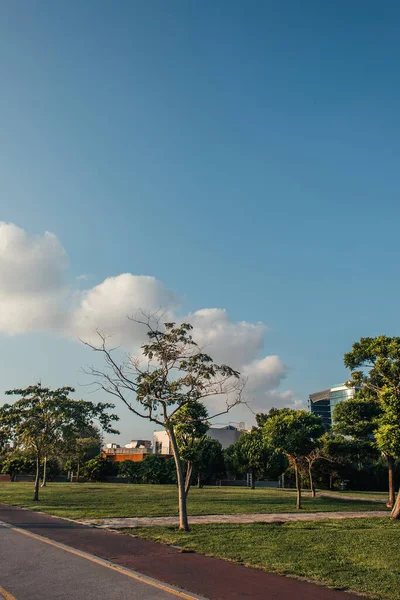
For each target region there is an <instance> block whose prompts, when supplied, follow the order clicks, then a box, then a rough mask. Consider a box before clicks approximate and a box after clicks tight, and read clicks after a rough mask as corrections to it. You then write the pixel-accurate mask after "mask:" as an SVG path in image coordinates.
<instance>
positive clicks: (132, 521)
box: [79, 510, 390, 529]
mask: <svg viewBox="0 0 400 600" xmlns="http://www.w3.org/2000/svg"><path fill="white" fill-rule="evenodd" d="M371 517H390V511H389V510H365V511H357V512H350V511H347V512H346V511H340V512H339V511H335V512H309V513H304V512H301V513H293V512H292V513H250V514H246V513H244V514H237V515H198V516H196V515H195V516H191V517H190V522H191V523H193V525H204V524H207V523H282V522H284V521H325V520H326V519H370V518H371ZM79 523H81V524H83V525H95V526H96V527H101V528H103V529H125V528H130V527H132V528H135V527H151V526H154V525H158V526H161V527H162V526H167V527H168V526H171V525H172V526H173V525H178V524H179V519H178V517H118V518H109V519H84V520H80V521H79Z"/></svg>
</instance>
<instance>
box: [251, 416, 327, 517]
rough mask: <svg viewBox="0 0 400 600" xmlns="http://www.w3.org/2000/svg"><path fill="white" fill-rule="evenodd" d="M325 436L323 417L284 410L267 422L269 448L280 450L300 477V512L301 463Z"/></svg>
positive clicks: (299, 493)
mask: <svg viewBox="0 0 400 600" xmlns="http://www.w3.org/2000/svg"><path fill="white" fill-rule="evenodd" d="M323 432H324V428H323V425H322V421H321V419H320V417H317V416H316V415H314V414H312V413H309V412H307V411H305V410H293V409H289V408H286V409H282V410H281V411H279V412H278V413H277V414H275V415H274V416H273V417H271V418H269V419H267V421H266V422H265V424H264V426H263V434H264V437H265V440H266V443H267V444H268V446H270V447H271V448H274V449H278V450H280V451H281V452H283V453H284V454H286V456H287V457H288V459H289V462H290V463H291V464H292V465H293V467H294V470H295V474H296V489H297V508H298V509H300V508H301V477H300V466H301V460H302V459H304V457H305V456H307V455H309V454H310V453H311V452H312V450H314V449H315V448H316V441H317V440H318V438H320V437H321V435H322V434H323Z"/></svg>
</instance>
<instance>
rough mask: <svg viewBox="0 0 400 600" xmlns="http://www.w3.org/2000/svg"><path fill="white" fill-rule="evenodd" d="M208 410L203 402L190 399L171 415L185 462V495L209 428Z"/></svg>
mask: <svg viewBox="0 0 400 600" xmlns="http://www.w3.org/2000/svg"><path fill="white" fill-rule="evenodd" d="M207 419H208V411H207V409H206V407H205V406H204V404H202V403H201V402H198V401H196V400H195V401H192V402H190V403H188V404H185V405H183V406H182V407H181V408H180V409H179V410H177V411H176V413H175V415H174V417H173V423H174V425H175V435H176V440H177V444H178V448H179V452H180V455H181V458H182V460H183V462H184V464H186V474H185V495H186V497H187V495H188V493H189V489H190V484H191V479H192V473H193V466H194V464H195V463H196V462H197V457H198V456H199V454H200V452H201V446H202V443H203V441H204V438H205V435H206V433H207V431H208V429H209V426H210V425H209V422H208V420H207Z"/></svg>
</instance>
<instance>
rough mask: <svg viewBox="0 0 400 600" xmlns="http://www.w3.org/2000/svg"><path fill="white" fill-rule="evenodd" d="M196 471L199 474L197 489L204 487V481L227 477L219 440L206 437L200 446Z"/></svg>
mask: <svg viewBox="0 0 400 600" xmlns="http://www.w3.org/2000/svg"><path fill="white" fill-rule="evenodd" d="M194 469H195V471H196V473H197V487H199V488H201V487H202V479H214V478H215V479H221V478H222V477H223V476H224V475H225V461H224V452H223V450H222V446H221V444H220V442H219V441H218V440H212V439H211V438H209V437H207V436H206V437H205V438H204V439H203V440H201V442H200V443H199V445H198V448H197V453H196V458H195V462H194Z"/></svg>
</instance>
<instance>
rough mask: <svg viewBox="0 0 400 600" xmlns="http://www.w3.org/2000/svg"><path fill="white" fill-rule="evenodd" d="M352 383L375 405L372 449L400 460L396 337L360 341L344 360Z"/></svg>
mask: <svg viewBox="0 0 400 600" xmlns="http://www.w3.org/2000/svg"><path fill="white" fill-rule="evenodd" d="M344 363H345V366H346V367H348V368H349V369H351V371H352V373H351V376H352V381H353V382H355V383H356V384H357V385H361V386H362V388H363V390H364V389H366V390H368V392H369V399H373V400H374V401H375V402H376V403H378V404H379V407H380V411H381V414H380V415H377V418H376V420H375V425H376V426H375V428H374V435H375V438H376V445H377V447H378V448H379V450H380V451H381V452H383V454H384V455H385V456H386V457H387V458H388V459H391V460H393V459H394V458H400V440H399V435H398V430H399V427H400V386H399V382H400V337H388V336H385V335H381V336H379V337H376V338H370V337H368V338H361V339H360V341H359V342H356V343H354V344H353V349H352V350H351V352H348V353H347V354H345V356H344Z"/></svg>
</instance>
